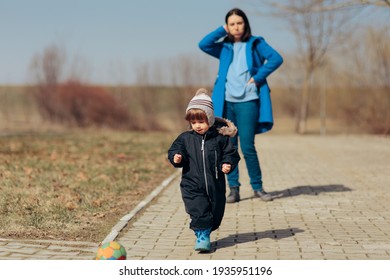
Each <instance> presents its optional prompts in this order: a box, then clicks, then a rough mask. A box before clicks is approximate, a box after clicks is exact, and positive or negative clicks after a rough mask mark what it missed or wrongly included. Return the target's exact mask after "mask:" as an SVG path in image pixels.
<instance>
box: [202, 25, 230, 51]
mask: <svg viewBox="0 0 390 280" xmlns="http://www.w3.org/2000/svg"><path fill="white" fill-rule="evenodd" d="M226 35H227V32H226V30H225V28H224V27H223V26H220V27H218V28H217V29H216V30H214V31H212V32H211V33H209V34H207V35H206V36H205V37H204V38H203V39H202V40H201V41H200V42H199V48H200V49H201V50H202V51H204V52H205V53H207V54H209V55H211V56H213V57H216V58H219V56H220V54H221V50H222V46H223V42H222V41H221V39H222V38H224V37H226Z"/></svg>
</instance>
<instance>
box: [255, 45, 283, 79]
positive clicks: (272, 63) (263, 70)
mask: <svg viewBox="0 0 390 280" xmlns="http://www.w3.org/2000/svg"><path fill="white" fill-rule="evenodd" d="M255 51H257V53H258V54H259V56H260V58H261V60H262V61H264V64H263V65H262V66H261V67H259V68H258V71H257V73H256V74H255V75H254V76H253V79H254V80H255V82H256V83H257V84H260V83H263V82H264V81H265V79H266V78H267V77H268V76H269V75H270V74H271V73H272V72H274V71H275V70H276V69H278V68H279V66H280V65H282V63H283V58H282V56H281V55H280V54H279V53H278V52H277V51H276V50H274V49H273V48H272V47H271V46H270V45H268V44H267V42H266V41H265V40H264V39H263V38H261V39H260V41H259V43H258V44H257V45H256V48H255Z"/></svg>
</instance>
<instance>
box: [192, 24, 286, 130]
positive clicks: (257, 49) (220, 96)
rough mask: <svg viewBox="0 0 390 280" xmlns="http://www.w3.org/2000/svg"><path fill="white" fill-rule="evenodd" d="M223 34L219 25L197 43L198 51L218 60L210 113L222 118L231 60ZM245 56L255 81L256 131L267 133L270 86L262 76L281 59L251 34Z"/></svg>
mask: <svg viewBox="0 0 390 280" xmlns="http://www.w3.org/2000/svg"><path fill="white" fill-rule="evenodd" d="M226 35H227V32H226V30H225V29H224V28H223V26H220V27H218V28H217V29H216V30H214V31H213V32H211V33H209V34H208V35H206V36H205V37H204V38H203V39H202V40H201V41H200V42H199V48H200V49H201V50H202V51H204V52H205V53H207V54H209V55H211V56H213V57H215V58H218V59H219V70H218V76H217V79H216V81H215V84H214V89H213V93H212V100H213V103H214V114H215V116H217V117H226V116H224V111H223V109H224V105H225V83H226V76H227V72H228V69H229V66H230V63H231V62H232V60H233V44H232V43H230V42H224V41H223V40H222V39H223V38H224V37H226ZM246 57H247V64H248V69H249V71H250V74H251V76H252V77H253V78H254V80H255V82H256V85H257V88H258V89H259V96H260V102H259V104H260V106H259V120H258V126H257V130H256V133H263V132H267V131H269V130H271V129H272V126H273V123H274V120H273V114H272V103H271V96H270V88H269V86H268V84H267V80H266V78H267V77H268V76H269V75H270V74H271V73H272V72H273V71H275V70H276V69H277V68H278V67H279V66H280V65H281V64H282V63H283V58H282V57H281V55H280V54H279V53H278V52H276V51H275V50H274V49H273V48H272V47H271V46H269V45H268V44H267V43H266V42H265V40H264V39H263V38H262V37H255V36H251V38H250V39H249V40H248V41H247V45H246Z"/></svg>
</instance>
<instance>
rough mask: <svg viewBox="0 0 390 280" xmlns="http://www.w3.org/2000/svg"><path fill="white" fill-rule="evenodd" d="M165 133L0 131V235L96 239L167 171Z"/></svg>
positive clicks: (169, 138)
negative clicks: (29, 133)
mask: <svg viewBox="0 0 390 280" xmlns="http://www.w3.org/2000/svg"><path fill="white" fill-rule="evenodd" d="M172 140H173V136H172V134H169V133H137V132H112V131H109V132H108V131H106V132H102V131H95V132H94V131H83V132H81V131H80V132H72V133H64V134H34V135H19V136H18V135H14V136H3V137H0V192H1V195H0V236H1V237H3V238H39V239H43V238H55V239H61V240H82V241H96V242H98V241H101V240H103V239H104V237H105V236H106V235H107V234H108V233H109V231H110V230H111V228H112V226H113V225H115V224H116V223H117V221H118V220H119V219H120V218H121V217H122V216H124V215H125V214H127V213H128V212H129V211H130V210H131V209H132V208H133V207H134V206H135V205H137V204H138V202H139V201H140V200H141V199H142V198H143V197H145V196H146V195H147V194H148V193H149V192H150V191H152V190H153V189H154V188H155V187H156V186H158V185H159V184H160V183H161V182H162V181H163V180H164V179H165V178H167V177H168V176H169V175H170V174H172V172H173V171H174V170H173V169H172V167H171V166H170V164H169V163H168V161H167V160H166V152H167V149H168V148H169V145H170V143H171V142H172Z"/></svg>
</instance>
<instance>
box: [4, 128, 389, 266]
mask: <svg viewBox="0 0 390 280" xmlns="http://www.w3.org/2000/svg"><path fill="white" fill-rule="evenodd" d="M256 144H257V146H258V151H259V154H260V159H261V164H262V169H263V174H264V184H265V188H266V190H267V191H268V192H270V193H271V194H272V195H273V196H274V200H273V201H271V202H263V201H261V200H260V199H257V198H252V192H251V190H250V188H249V186H248V181H249V179H248V177H247V175H246V172H245V162H244V160H242V161H241V163H240V164H241V167H242V168H241V170H242V172H241V175H242V177H243V178H242V181H243V186H242V192H241V196H242V201H241V202H240V203H235V204H227V206H226V211H225V217H224V220H223V222H222V225H221V227H220V229H218V230H217V231H215V232H213V233H212V235H211V238H212V251H211V252H210V253H198V252H195V251H194V250H193V245H194V242H195V237H194V234H193V233H192V231H191V230H189V229H188V223H189V219H188V217H187V214H186V213H185V212H184V207H183V203H182V200H181V197H180V191H179V179H180V178H179V177H177V178H176V179H175V180H173V181H172V183H171V184H169V185H167V186H166V187H165V189H164V190H163V191H162V192H161V193H160V194H159V195H158V196H157V198H156V199H154V200H153V201H152V202H151V203H150V204H149V205H148V206H147V207H146V208H145V209H143V210H142V211H141V212H140V213H138V214H137V215H136V216H135V217H134V218H133V219H132V220H131V221H130V223H129V224H128V225H127V227H126V228H124V229H123V230H122V231H121V232H120V234H119V236H118V237H117V240H118V241H119V242H120V243H122V244H123V245H124V246H125V247H126V249H127V254H128V259H134V260H144V259H145V260H146V259H153V260H159V259H169V260H176V259H178V260H179V259H180V260H181V259H183V260H186V259H190V260H196V259H201V260H208V259H212V260H221V259H241V260H242V259H274V260H278V259H280V260H291V259H304V260H311V259H319V260H322V259H337V260H339V259H362V260H367V259H375V260H378V259H385V260H390V219H389V217H390V203H389V201H390V138H382V137H373V136H326V137H320V136H304V137H301V136H295V135H273V134H268V135H262V136H259V137H258V138H257V143H256ZM0 246H1V247H0V259H92V258H93V256H94V254H95V252H96V246H97V245H96V244H93V243H85V242H84V243H79V242H74V243H71V244H66V243H63V242H58V244H53V242H51V243H47V241H12V240H2V239H0ZM80 246H82V247H80ZM80 248H81V250H80Z"/></svg>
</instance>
